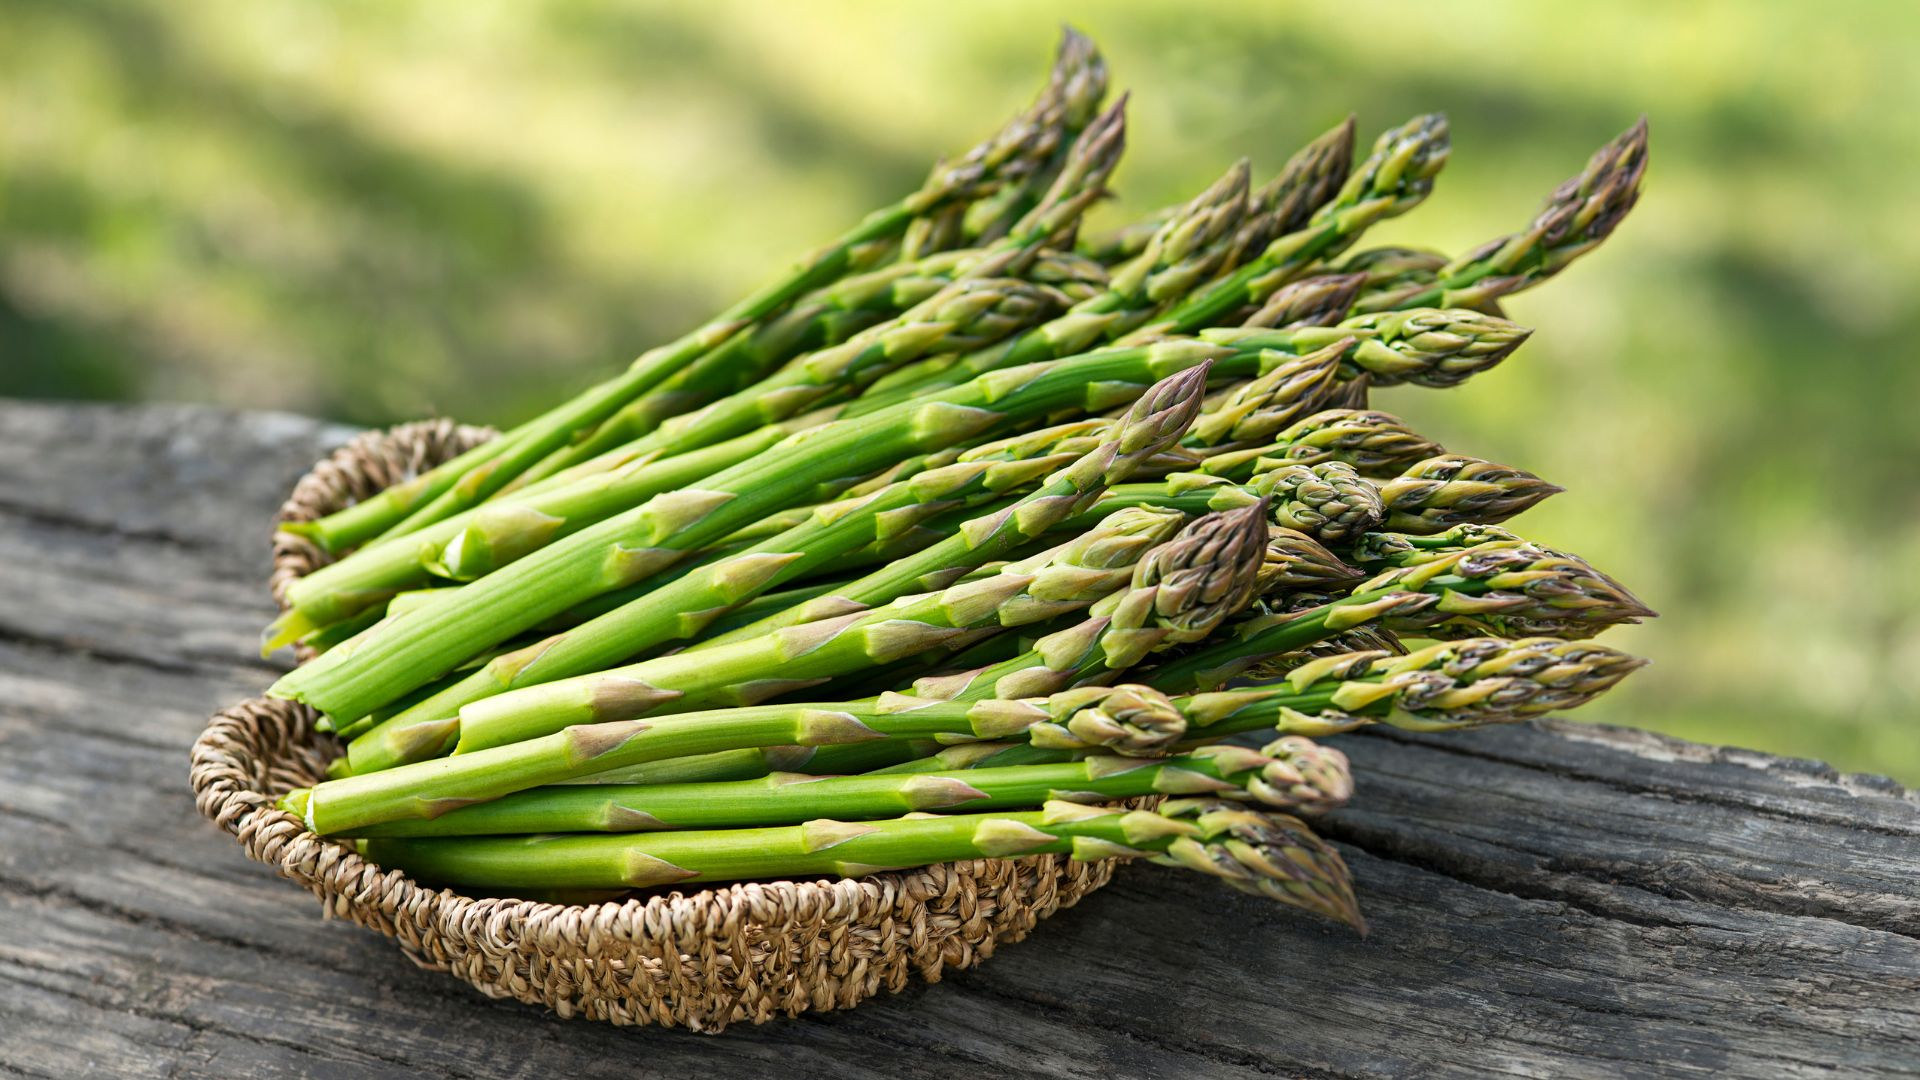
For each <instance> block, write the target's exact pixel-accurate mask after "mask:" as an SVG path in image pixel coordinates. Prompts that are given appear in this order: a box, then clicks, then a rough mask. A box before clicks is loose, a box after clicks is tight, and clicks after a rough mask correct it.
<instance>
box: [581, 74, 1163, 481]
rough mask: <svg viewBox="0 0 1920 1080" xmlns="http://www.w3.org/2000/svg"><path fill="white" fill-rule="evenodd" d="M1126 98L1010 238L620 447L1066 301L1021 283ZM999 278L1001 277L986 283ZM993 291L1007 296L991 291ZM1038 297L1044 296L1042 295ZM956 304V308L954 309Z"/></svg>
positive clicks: (773, 412)
mask: <svg viewBox="0 0 1920 1080" xmlns="http://www.w3.org/2000/svg"><path fill="white" fill-rule="evenodd" d="M1124 104H1125V103H1124V101H1123V102H1121V103H1119V104H1116V105H1115V106H1114V107H1113V108H1112V109H1110V110H1108V111H1107V113H1105V114H1104V115H1102V116H1101V117H1100V118H1099V119H1097V120H1096V121H1095V122H1094V123H1093V124H1092V125H1091V126H1090V127H1088V128H1087V130H1086V131H1085V132H1084V133H1083V134H1082V135H1081V137H1080V139H1079V141H1078V142H1077V143H1076V144H1075V145H1074V148H1073V152H1072V153H1071V154H1070V155H1069V158H1068V162H1067V167H1066V169H1065V170H1064V171H1062V172H1061V174H1060V176H1059V178H1058V180H1057V181H1056V182H1055V184H1054V186H1053V188H1052V190H1050V191H1049V192H1048V194H1047V198H1046V199H1045V200H1043V201H1042V203H1041V204H1040V205H1039V206H1037V207H1035V208H1034V209H1033V211H1032V212H1031V213H1030V214H1028V215H1027V216H1026V217H1025V218H1024V219H1022V221H1021V222H1020V223H1019V224H1018V225H1017V226H1016V227H1015V228H1014V230H1013V232H1012V233H1011V234H1009V235H1008V236H1007V237H1006V238H1004V239H1002V240H1000V241H999V242H997V243H996V244H995V245H994V246H993V247H992V248H990V249H988V250H987V251H985V252H982V253H980V254H978V255H977V256H975V257H972V258H970V259H968V260H966V261H965V262H964V263H963V264H962V265H960V266H959V267H957V275H956V276H957V280H956V281H955V282H954V283H953V284H952V285H950V286H948V287H947V288H946V289H943V290H942V291H941V292H940V293H938V294H936V295H935V296H934V297H933V298H930V299H928V300H926V301H924V302H922V303H921V304H920V305H919V306H917V307H916V308H914V309H913V310H911V311H909V312H907V313H905V314H903V315H901V316H900V317H898V318H896V319H893V320H890V321H888V322H885V323H881V324H880V325H878V326H874V327H871V328H869V329H867V330H864V331H862V332H861V333H860V334H858V335H855V337H854V338H853V339H851V340H849V341H848V342H846V343H845V344H843V345H840V346H836V347H834V348H829V349H823V350H821V351H819V352H816V353H813V354H811V355H808V356H803V357H800V358H797V359H795V360H793V361H791V362H789V363H788V364H787V365H786V366H785V367H783V368H781V369H780V370H779V371H777V372H775V373H774V374H773V375H770V376H768V377H767V378H765V379H762V380H760V381H759V382H758V383H755V384H754V385H751V386H747V387H744V388H742V389H741V390H739V391H737V392H736V393H733V394H731V395H729V396H727V397H725V398H722V399H720V400H719V401H716V402H714V403H712V404H710V405H707V406H705V407H703V408H700V409H698V410H696V411H693V412H691V413H687V414H684V415H680V416H675V417H672V418H670V419H665V420H663V421H661V422H660V424H659V426H658V428H657V430H655V431H653V432H652V433H651V434H648V435H646V436H645V437H643V438H639V439H637V440H636V441H634V442H631V443H627V444H626V447H625V448H626V449H627V450H629V451H636V450H658V451H664V452H668V453H678V452H684V451H685V450H687V449H690V448H694V447H699V446H704V445H707V444H709V443H712V442H714V441H715V440H717V439H723V438H727V437H729V436H732V435H736V434H739V433H741V432H743V431H749V430H752V429H753V428H754V427H757V426H759V425H761V424H764V423H770V422H773V421H777V420H780V419H783V418H785V417H787V416H791V415H793V414H794V413H796V412H799V411H802V410H804V409H809V408H815V407H818V406H820V405H824V404H828V403H830V402H833V401H836V400H840V399H844V398H847V397H852V396H854V395H855V394H857V393H858V392H859V391H860V390H861V389H863V388H864V387H866V386H867V385H868V384H869V383H871V382H872V381H873V380H874V379H876V378H879V377H881V376H883V375H885V374H886V373H887V372H888V371H889V370H892V369H893V368H896V367H898V366H899V365H901V364H903V363H906V362H908V361H911V360H913V359H915V358H917V357H920V356H923V355H926V354H927V353H929V352H946V351H958V352H966V351H969V350H972V349H976V348H981V347H984V346H987V345H990V344H992V343H994V342H996V341H998V340H1000V339H1001V338H1004V337H1006V336H1007V335H1008V334H1011V333H1014V332H1017V331H1020V330H1022V329H1025V328H1026V327H1029V326H1033V325H1035V324H1037V323H1041V322H1044V321H1045V320H1046V319H1048V318H1050V317H1051V316H1053V315H1054V314H1056V313H1057V312H1058V311H1059V310H1060V309H1062V308H1065V307H1066V306H1067V305H1068V303H1070V301H1069V300H1068V299H1067V297H1066V296H1065V294H1063V293H1061V292H1059V291H1058V290H1055V289H1051V288H1047V287H1045V286H1043V285H1040V284H1038V283H1033V282H1028V281H1026V280H1025V277H1026V271H1027V269H1028V268H1029V267H1030V266H1031V265H1032V264H1033V262H1034V261H1035V260H1036V259H1037V258H1038V257H1039V256H1040V254H1041V252H1042V251H1043V250H1044V248H1045V247H1046V246H1047V245H1048V244H1049V243H1051V242H1052V241H1053V240H1055V239H1056V238H1057V237H1059V236H1061V235H1063V234H1065V233H1068V232H1071V230H1072V229H1073V227H1074V224H1075V222H1076V221H1077V220H1078V219H1079V216H1080V214H1081V212H1082V211H1083V210H1084V209H1085V208H1086V207H1087V205H1089V204H1090V203H1091V202H1093V201H1094V200H1095V199H1097V198H1099V197H1100V196H1101V195H1102V194H1104V190H1105V188H1104V185H1105V183H1106V180H1107V177H1108V175H1109V174H1110V173H1111V172H1112V170H1113V168H1114V166H1115V165H1116V164H1118V162H1119V158H1120V153H1121V151H1122V150H1123V149H1124V146H1125V123H1124V116H1123V113H1122V107H1123V106H1124ZM995 279H1000V280H998V281H997V284H996V285H989V281H994V280H995ZM995 292H1001V293H1010V294H1012V295H1009V296H1006V297H1003V298H995V296H994V295H993V293H995ZM1020 293H1024V294H1025V295H1024V296H1022V295H1019V294H1020ZM969 295H971V298H970V299H969ZM1041 297H1045V298H1047V300H1048V301H1050V302H1048V303H1041V302H1038V298H1041ZM1051 301H1057V304H1056V303H1053V302H1051ZM956 305H958V310H952V309H954V308H955V306H956ZM622 434H624V431H623V430H622V429H620V428H614V429H611V430H607V431H604V432H596V433H595V434H594V435H592V436H590V437H589V438H588V439H587V440H586V441H585V442H583V443H581V444H580V445H579V447H578V448H576V449H572V450H567V451H563V452H562V455H561V458H560V460H561V462H565V461H568V460H571V459H574V458H578V457H582V456H587V455H591V454H593V453H597V452H600V451H601V450H603V449H605V448H606V447H608V446H609V445H615V444H617V443H618V442H619V438H620V436H621V435H622Z"/></svg>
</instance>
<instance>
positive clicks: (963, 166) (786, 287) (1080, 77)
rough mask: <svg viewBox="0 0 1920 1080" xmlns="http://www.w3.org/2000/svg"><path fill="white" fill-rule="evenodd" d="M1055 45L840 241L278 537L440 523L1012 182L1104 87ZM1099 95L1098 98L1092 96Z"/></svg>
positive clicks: (1085, 62) (336, 543) (1095, 66)
mask: <svg viewBox="0 0 1920 1080" xmlns="http://www.w3.org/2000/svg"><path fill="white" fill-rule="evenodd" d="M1076 38H1077V35H1074V36H1070V38H1069V40H1068V41H1067V42H1066V43H1065V44H1063V45H1062V48H1061V53H1060V56H1059V58H1058V59H1057V61H1056V63H1055V67H1054V71H1053V73H1052V76H1051V78H1050V79H1049V82H1048V85H1047V88H1046V89H1045V90H1043V92H1042V94H1041V97H1040V100H1039V101H1038V102H1036V104H1035V106H1034V108H1033V109H1031V110H1029V111H1028V112H1027V113H1025V114H1022V116H1020V117H1017V118H1016V119H1015V120H1014V121H1013V122H1012V123H1010V124H1009V125H1007V127H1006V128H1004V129H1003V130H1002V131H1001V132H1000V133H999V134H998V135H997V136H995V137H994V138H993V139H990V140H988V141H987V142H986V143H983V144H981V146H979V147H977V148H975V150H974V151H972V152H971V153H969V154H967V155H966V156H964V157H962V158H961V159H960V160H958V161H955V162H952V163H942V164H940V165H938V166H936V167H935V169H934V170H933V173H932V175H930V176H929V177H928V178H927V181H926V182H925V183H924V184H922V185H921V187H920V189H919V190H918V191H915V192H914V193H913V194H911V195H909V196H907V197H906V198H904V199H901V200H900V201H898V202H896V203H894V204H892V205H890V206H887V207H883V208H881V209H879V210H876V211H874V212H873V213H871V214H869V215H867V217H866V218H865V219H864V220H862V221H861V222H860V223H859V224H858V225H856V226H854V227H853V228H852V229H850V230H848V231H847V232H846V233H844V234H842V235H841V236H840V237H839V238H838V239H836V240H834V241H833V242H831V243H829V244H828V245H826V246H825V247H823V248H821V249H819V250H817V251H815V252H814V253H812V254H811V255H809V256H808V257H807V258H805V259H803V260H802V261H801V262H800V263H798V264H797V265H795V266H794V267H793V268H792V269H791V270H789V271H788V272H787V273H786V274H785V275H783V276H782V277H780V278H779V279H777V280H775V281H773V282H770V283H769V284H767V285H766V286H764V287H762V288H761V289H759V290H757V291H755V292H754V293H752V294H750V295H748V296H746V297H745V298H743V299H741V300H740V301H738V302H737V303H735V304H734V305H732V306H731V307H729V308H727V309H726V310H725V311H723V312H721V313H720V314H719V315H717V316H715V317H714V318H713V319H711V320H709V321H708V322H706V323H705V324H703V325H701V326H700V327H698V328H696V329H694V330H692V331H690V332H688V333H687V334H685V335H683V336H681V337H680V338H679V339H677V340H675V341H673V342H670V343H668V344H666V345H661V346H658V347H656V348H654V349H650V350H648V351H647V352H645V353H643V354H641V356H640V357H639V359H637V360H635V361H634V362H633V364H632V365H631V366H629V367H628V369H627V370H626V371H625V372H623V373H621V374H620V375H618V376H616V377H614V378H612V379H609V380H607V381H606V382H603V383H601V384H599V385H597V386H594V387H592V388H591V389H589V390H587V391H585V392H583V393H581V394H579V395H577V396H575V397H574V398H573V399H571V400H569V401H568V402H566V403H565V404H563V405H560V406H558V407H556V408H554V409H552V410H550V411H548V412H547V413H545V414H543V415H542V416H540V417H538V418H536V419H534V420H532V421H529V422H527V423H526V424H522V425H521V426H519V427H517V428H515V429H514V430H512V431H510V432H507V433H506V434H505V435H503V436H501V437H500V438H498V439H495V440H493V441H492V442H489V443H486V444H483V445H482V446H480V447H476V448H475V449H474V450H471V451H468V452H467V453H465V454H462V455H460V456H459V457H456V458H455V459H454V460H452V461H450V462H447V463H446V464H444V465H441V466H438V467H436V468H434V469H431V470H429V471H427V472H426V473H423V474H421V475H420V476H418V477H415V478H414V479H412V480H410V481H407V482H405V483H402V484H396V485H394V486H391V487H389V488H387V489H386V490H384V491H382V492H381V493H380V494H378V495H376V496H374V497H373V498H370V499H366V500H363V501H362V502H360V503H357V504H355V505H354V506H351V507H348V508H347V509H346V510H343V511H341V512H339V513H336V514H331V515H328V516H327V517H325V518H321V519H320V520H318V521H313V522H290V523H286V524H284V525H283V526H282V528H283V529H284V530H285V531H289V532H293V533H295V534H297V535H300V536H304V537H307V538H308V539H311V540H313V541H314V542H315V543H317V544H319V545H320V546H321V547H322V548H324V549H325V550H327V551H329V552H339V551H342V550H345V549H346V548H349V547H352V546H355V545H357V544H360V543H362V542H364V541H366V540H369V539H372V538H374V537H376V536H379V535H382V534H385V533H391V532H395V531H400V532H405V531H411V530H412V529H413V528H416V527H418V526H421V525H424V524H428V523H430V522H432V521H436V520H439V519H440V518H442V517H445V516H447V515H448V514H451V513H453V512H456V511H458V510H459V509H462V508H464V507H466V506H470V505H473V504H474V503H476V502H479V501H481V500H482V499H484V498H485V497H486V496H487V495H488V494H491V493H492V492H493V491H495V490H498V489H499V488H500V487H501V486H503V485H504V484H506V483H507V482H508V481H509V480H511V479H513V478H514V476H516V475H517V474H518V473H519V472H520V471H521V470H523V469H525V468H527V467H528V466H531V465H533V464H534V463H536V462H538V461H539V460H540V459H541V458H543V457H545V456H546V455H547V454H548V453H550V452H551V451H552V450H554V449H555V448H557V447H558V446H560V445H562V444H564V443H565V442H566V441H568V440H569V439H571V438H572V437H573V436H574V433H575V432H577V431H581V430H584V429H587V428H590V427H592V426H593V425H595V424H597V423H599V422H600V421H602V420H604V419H605V418H606V417H607V416H609V415H611V414H612V413H613V412H614V411H615V410H617V409H618V408H620V407H621V406H622V405H624V404H626V403H627V402H628V401H630V400H632V399H633V398H634V397H635V396H637V395H639V394H641V393H643V392H645V391H646V390H648V389H650V388H652V387H653V386H655V385H658V384H659V383H660V382H662V381H663V380H665V379H666V378H668V377H669V376H671V375H673V374H674V373H675V372H676V371H679V370H680V369H681V368H683V367H685V366H686V365H687V364H688V363H690V362H692V361H693V360H695V359H697V358H698V357H699V356H700V355H701V354H703V353H705V352H707V351H708V350H710V349H712V348H714V347H715V346H718V345H720V344H722V343H723V342H725V341H726V340H727V339H728V338H730V337H732V336H733V335H734V334H735V333H737V332H738V331H739V330H741V329H742V328H744V327H746V326H748V325H751V324H753V323H756V322H759V321H761V320H763V319H766V318H768V317H769V316H772V315H774V314H775V313H777V312H778V311H780V310H781V309H782V308H784V307H785V306H786V305H787V304H788V303H789V302H791V301H792V300H793V299H795V298H796V297H798V296H800V295H801V294H803V293H805V292H807V291H808V290H811V289H814V288H817V287H819V286H820V285H823V284H825V283H827V282H829V281H831V280H833V279H835V278H837V277H839V276H841V274H843V273H844V272H845V271H846V270H847V268H848V267H849V266H850V265H851V264H852V262H853V260H854V258H855V256H856V254H857V253H858V252H859V251H860V250H861V249H862V248H863V247H866V246H868V245H871V244H873V243H875V242H877V241H882V240H887V239H890V238H894V237H898V236H900V235H901V234H902V233H904V232H905V231H906V230H907V228H908V226H909V225H910V223H911V222H913V221H914V219H916V218H918V217H921V216H923V215H926V214H931V213H937V212H940V211H941V210H943V209H944V208H947V207H951V206H954V205H956V204H963V203H967V202H971V201H973V200H976V199H978V198H980V197H982V196H985V195H988V194H990V193H992V192H993V191H994V190H996V189H998V188H999V187H1001V186H1002V185H1004V184H1006V183H1007V182H1009V181H1010V180H1017V179H1018V178H1020V177H1021V176H1024V175H1026V174H1028V173H1030V172H1031V171H1033V170H1034V169H1035V168H1037V167H1039V164H1040V163H1041V162H1044V161H1045V160H1047V159H1048V158H1049V157H1050V156H1051V154H1052V149H1053V147H1054V145H1056V144H1057V143H1058V141H1059V138H1060V129H1061V121H1062V120H1063V118H1064V117H1063V112H1062V105H1061V99H1062V97H1063V96H1065V95H1066V94H1067V92H1068V91H1069V89H1070V88H1071V89H1072V90H1073V92H1074V94H1075V95H1076V96H1085V90H1086V87H1087V84H1088V82H1089V76H1090V75H1091V74H1092V72H1094V71H1095V70H1097V71H1098V72H1099V76H1098V77H1097V78H1093V79H1092V80H1091V81H1092V82H1093V83H1096V84H1097V85H1098V86H1100V87H1104V85H1105V79H1104V70H1105V69H1104V66H1103V65H1101V64H1100V63H1099V60H1098V57H1097V55H1095V54H1093V53H1092V50H1091V48H1090V47H1088V46H1086V45H1085V43H1084V39H1078V40H1076ZM1094 96H1096V97H1097V93H1096V94H1095V95H1094Z"/></svg>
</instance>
